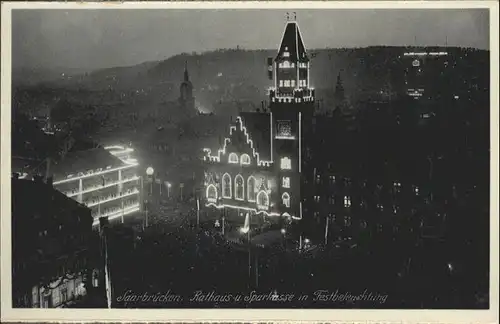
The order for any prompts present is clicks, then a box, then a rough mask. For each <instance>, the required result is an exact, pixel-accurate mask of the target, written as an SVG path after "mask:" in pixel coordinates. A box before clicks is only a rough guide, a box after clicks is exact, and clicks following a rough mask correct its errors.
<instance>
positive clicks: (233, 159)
mask: <svg viewBox="0 0 500 324" xmlns="http://www.w3.org/2000/svg"><path fill="white" fill-rule="evenodd" d="M228 162H229V163H232V164H238V163H240V164H245V165H248V164H250V156H249V155H248V154H242V155H241V157H240V158H238V155H237V154H236V153H231V154H229V158H228Z"/></svg>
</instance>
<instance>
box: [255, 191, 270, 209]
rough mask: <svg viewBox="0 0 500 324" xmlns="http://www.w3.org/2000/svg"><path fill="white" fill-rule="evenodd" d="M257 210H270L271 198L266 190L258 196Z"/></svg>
mask: <svg viewBox="0 0 500 324" xmlns="http://www.w3.org/2000/svg"><path fill="white" fill-rule="evenodd" d="M257 208H258V209H264V210H267V209H268V208H269V196H268V195H267V192H265V191H264V190H261V191H259V193H258V194H257Z"/></svg>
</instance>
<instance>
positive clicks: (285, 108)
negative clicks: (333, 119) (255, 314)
mask: <svg viewBox="0 0 500 324" xmlns="http://www.w3.org/2000/svg"><path fill="white" fill-rule="evenodd" d="M268 63H269V74H270V77H271V78H272V80H273V83H274V84H273V87H272V88H271V89H269V96H270V98H269V99H270V100H269V101H270V105H269V111H258V112H244V113H241V114H240V116H238V117H237V118H236V121H235V122H234V123H232V125H231V126H230V128H229V131H228V133H227V136H226V137H225V138H224V139H223V141H222V140H221V143H220V144H221V145H220V146H219V147H209V148H205V149H204V160H205V162H206V163H207V168H206V176H205V195H204V196H205V197H204V198H205V199H204V200H205V204H204V206H205V207H207V208H208V210H207V212H208V213H211V212H212V213H213V212H215V213H216V214H217V213H219V214H221V213H222V214H223V215H225V216H226V217H231V218H232V219H237V218H238V217H239V218H240V219H241V224H243V223H244V222H245V220H246V219H248V218H250V222H251V223H258V224H261V223H262V222H263V221H264V222H271V223H274V222H282V221H289V222H293V221H298V220H300V219H302V215H303V211H302V195H301V185H302V182H303V181H302V169H303V166H304V160H303V156H304V152H305V143H304V142H303V141H304V138H306V135H307V134H304V132H306V130H305V129H304V127H303V125H307V124H310V123H311V122H310V120H311V118H312V115H313V111H314V90H313V89H312V88H311V87H310V83H309V68H310V66H309V57H308V55H307V52H306V48H305V46H304V43H303V40H302V36H301V34H300V30H299V26H298V24H297V23H296V22H295V21H289V22H287V25H286V27H285V31H284V33H283V37H282V40H281V44H280V46H279V49H278V53H277V55H276V56H275V57H274V58H273V59H270V60H269V62H268Z"/></svg>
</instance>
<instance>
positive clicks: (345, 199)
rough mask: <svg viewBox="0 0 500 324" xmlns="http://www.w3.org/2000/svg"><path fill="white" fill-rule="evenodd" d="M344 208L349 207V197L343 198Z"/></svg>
mask: <svg viewBox="0 0 500 324" xmlns="http://www.w3.org/2000/svg"><path fill="white" fill-rule="evenodd" d="M344 207H346V208H348V207H351V197H349V196H345V197H344Z"/></svg>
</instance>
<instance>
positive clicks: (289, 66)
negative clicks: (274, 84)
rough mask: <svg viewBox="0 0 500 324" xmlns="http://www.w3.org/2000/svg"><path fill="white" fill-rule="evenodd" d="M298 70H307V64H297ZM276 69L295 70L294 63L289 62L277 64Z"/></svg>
mask: <svg viewBox="0 0 500 324" xmlns="http://www.w3.org/2000/svg"><path fill="white" fill-rule="evenodd" d="M297 65H298V67H299V68H302V69H305V68H307V63H304V62H299V63H298V64H297ZM278 67H279V68H281V69H293V68H295V63H294V62H289V61H283V62H280V63H279V64H278Z"/></svg>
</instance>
